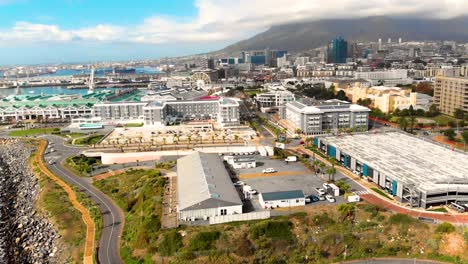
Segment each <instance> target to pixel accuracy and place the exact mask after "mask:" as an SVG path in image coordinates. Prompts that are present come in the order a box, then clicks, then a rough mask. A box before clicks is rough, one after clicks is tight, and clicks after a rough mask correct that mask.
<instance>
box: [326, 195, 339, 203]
mask: <svg viewBox="0 0 468 264" xmlns="http://www.w3.org/2000/svg"><path fill="white" fill-rule="evenodd" d="M325 198H326V199H327V201H328V202H330V203H334V202H336V200H335V198H333V196H331V195H325Z"/></svg>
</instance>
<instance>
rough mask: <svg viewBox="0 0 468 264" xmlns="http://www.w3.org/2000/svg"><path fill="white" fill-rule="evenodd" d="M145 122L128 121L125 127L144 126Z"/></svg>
mask: <svg viewBox="0 0 468 264" xmlns="http://www.w3.org/2000/svg"><path fill="white" fill-rule="evenodd" d="M142 126H143V123H127V124H125V125H124V127H142Z"/></svg>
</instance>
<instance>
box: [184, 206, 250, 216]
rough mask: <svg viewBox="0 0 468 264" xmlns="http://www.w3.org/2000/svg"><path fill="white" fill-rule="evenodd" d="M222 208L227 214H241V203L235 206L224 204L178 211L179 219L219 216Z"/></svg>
mask: <svg viewBox="0 0 468 264" xmlns="http://www.w3.org/2000/svg"><path fill="white" fill-rule="evenodd" d="M222 209H226V210H227V215H233V214H242V205H235V206H225V207H217V208H207V209H199V210H186V211H179V219H182V220H186V219H193V218H195V219H205V218H206V217H208V218H211V217H214V216H220V215H221V210H222Z"/></svg>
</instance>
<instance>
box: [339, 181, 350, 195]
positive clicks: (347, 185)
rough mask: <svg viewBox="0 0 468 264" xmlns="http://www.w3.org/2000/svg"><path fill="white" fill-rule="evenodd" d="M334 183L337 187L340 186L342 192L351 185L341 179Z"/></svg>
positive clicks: (346, 190)
mask: <svg viewBox="0 0 468 264" xmlns="http://www.w3.org/2000/svg"><path fill="white" fill-rule="evenodd" d="M335 185H336V186H337V187H338V188H340V190H342V191H343V192H344V193H347V192H348V191H349V189H350V188H351V186H349V184H347V183H346V182H344V181H343V180H340V181H338V182H337V183H336V184H335Z"/></svg>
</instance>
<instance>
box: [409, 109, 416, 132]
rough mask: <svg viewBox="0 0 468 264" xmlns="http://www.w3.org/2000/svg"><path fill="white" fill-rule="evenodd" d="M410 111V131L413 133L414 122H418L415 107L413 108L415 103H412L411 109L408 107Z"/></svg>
mask: <svg viewBox="0 0 468 264" xmlns="http://www.w3.org/2000/svg"><path fill="white" fill-rule="evenodd" d="M408 112H409V117H410V119H409V123H410V132H411V134H412V133H413V129H414V123H415V122H416V117H415V116H414V108H413V105H410V107H409V109H408Z"/></svg>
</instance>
